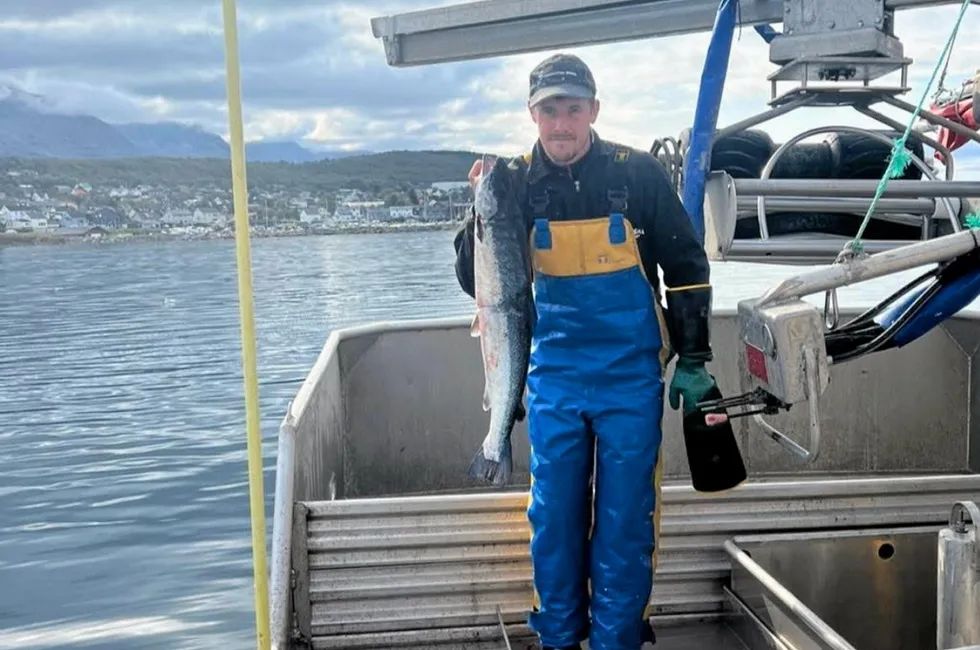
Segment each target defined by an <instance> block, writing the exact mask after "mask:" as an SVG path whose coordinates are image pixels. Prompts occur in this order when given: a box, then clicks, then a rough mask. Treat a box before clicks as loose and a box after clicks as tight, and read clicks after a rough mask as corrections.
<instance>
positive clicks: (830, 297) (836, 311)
mask: <svg viewBox="0 0 980 650" xmlns="http://www.w3.org/2000/svg"><path fill="white" fill-rule="evenodd" d="M831 303H833V306H831ZM831 310H833V316H832V317H829V312H831ZM838 323H840V306H839V305H838V302H837V288H836V287H835V288H833V289H828V290H827V293H825V294H824V298H823V324H824V326H825V327H826V328H827V330H828V331H829V330H833V329H834V328H835V327H837V325H838Z"/></svg>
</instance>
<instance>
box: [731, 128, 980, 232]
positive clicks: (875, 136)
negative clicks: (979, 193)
mask: <svg viewBox="0 0 980 650" xmlns="http://www.w3.org/2000/svg"><path fill="white" fill-rule="evenodd" d="M827 132H835V133H854V134H857V135H863V136H865V137H869V138H871V139H872V140H877V141H879V142H882V143H884V144H887V145H889V146H891V145H892V144H893V141H892V139H891V138H889V137H887V136H885V135H883V134H881V133H876V132H874V131H870V130H868V129H864V128H861V127H857V126H846V125H837V126H818V127H814V128H812V129H808V130H806V131H804V132H802V133H799V134H797V135H795V136H793V137H792V138H790V139H789V140H787V141H786V142H784V143H783V144H782V145H780V146H779V148H778V149H776V151H775V152H774V153H773V154H772V156H770V157H769V160H768V161H767V162H766V166H765V167H763V168H762V172H761V173H760V180H762V181H769V180H771V179H770V178H769V174H771V173H772V170H773V169H774V168H775V167H776V161H777V160H778V159H779V158H780V156H782V155H783V154H784V153H785V152H786V151H787V150H788V149H789V148H790V147H791V146H792V145H794V144H796V143H797V142H799V141H800V140H803V139H805V138H808V137H810V136H812V135H816V134H818V133H827ZM909 159H910V160H911V161H912V164H914V165H915V166H916V167H918V168H919V171H921V172H922V173H923V174H924V175H926V176H928V177H929V178H930V179H932V180H933V181H936V180H938V179H937V178H936V174H935V173H933V171H932V170H931V169H930V168H929V166H928V165H927V164H926V163H925V161H924V160H922V159H921V158H919V157H918V156H916V155H915V154H913V153H911V152H909ZM892 182H894V181H890V182H889V183H888V185H891V183H892ZM916 182H921V181H916ZM888 185H886V186H885V188H886V190H887V188H888ZM978 185H980V184H978ZM875 189H876V190H877V184H876V185H875ZM735 192H736V196H737V195H738V183H736V185H735ZM940 200H941V201H942V202H943V203H944V205H945V206H946V210H947V212H948V214H949V218H950V220H951V221H952V224H953V230H954V231H955V232H959V231H960V230H962V228H961V227H960V222H959V221H958V220H957V219H956V216H955V210H953V205H952V203H950V202H949V199H948V198H947V197H945V196H942V197H940ZM757 204H758V205H757V209H758V216H759V235H760V236H761V237H762V238H763V239H768V238H769V223H768V221H767V220H766V206H765V203H764V201H763V195H759V198H758V201H757ZM928 216H929V217H930V218H931V216H932V215H931V213H930V214H929V215H928ZM927 225H928V224H927ZM928 232H929V231H928V230H927V229H926V227H925V226H924V227H923V239H926V238H927V237H926V235H928Z"/></svg>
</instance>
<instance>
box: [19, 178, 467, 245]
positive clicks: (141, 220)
mask: <svg viewBox="0 0 980 650" xmlns="http://www.w3.org/2000/svg"><path fill="white" fill-rule="evenodd" d="M4 176H5V178H3V179H2V180H3V182H2V184H0V237H2V239H0V242H6V243H47V242H69V241H86V240H100V241H105V240H124V239H132V238H143V239H146V238H150V239H153V238H178V239H208V238H213V239H221V238H230V237H233V236H234V202H233V198H232V192H231V187H230V185H223V184H218V183H214V184H210V185H207V184H205V185H203V186H202V185H200V184H198V185H196V186H191V185H185V184H176V185H172V184H154V183H151V182H146V183H139V184H124V183H107V184H106V183H104V184H101V185H99V184H95V183H89V182H85V181H78V182H75V183H74V184H53V185H52V184H47V183H44V182H41V181H40V179H39V178H38V174H37V172H35V171H33V170H30V169H8V170H7V171H6V172H4ZM374 185H375V191H372V190H371V189H356V188H339V189H336V190H323V191H316V190H313V189H310V190H297V189H295V188H272V189H263V188H262V187H250V188H249V203H248V212H249V223H250V234H251V235H253V236H256V237H264V236H275V237H282V236H301V235H318V234H336V233H358V232H388V231H399V230H427V229H428V230H432V229H448V228H455V227H457V226H458V223H459V222H460V221H461V220H462V219H463V217H464V216H465V214H466V213H467V212H468V210H469V208H470V206H471V205H472V193H471V190H470V188H469V184H468V182H467V181H466V180H463V181H458V180H447V181H442V182H432V183H428V184H424V183H418V184H415V185H413V186H411V187H407V188H405V187H404V186H402V188H399V189H397V190H381V189H380V188H379V187H378V186H377V184H374Z"/></svg>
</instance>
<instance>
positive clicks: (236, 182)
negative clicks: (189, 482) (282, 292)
mask: <svg viewBox="0 0 980 650" xmlns="http://www.w3.org/2000/svg"><path fill="white" fill-rule="evenodd" d="M223 3H224V33H225V82H226V85H227V92H228V124H229V127H230V136H231V137H230V142H229V144H230V145H231V183H232V192H233V194H234V200H235V251H236V254H237V259H238V305H239V317H240V319H241V336H242V367H243V370H244V375H245V420H246V431H247V437H248V492H249V502H250V509H251V514H252V573H253V576H254V580H255V631H256V636H257V642H258V648H259V650H268V648H269V642H270V641H269V585H268V578H267V575H268V570H267V565H266V555H265V501H264V498H263V494H264V490H263V487H262V437H261V431H260V428H259V387H258V378H257V376H258V372H257V370H256V354H255V322H254V321H255V319H254V309H253V304H252V262H251V258H250V252H249V228H248V184H247V182H246V178H245V154H244V150H245V137H244V133H243V129H242V93H241V82H240V80H239V77H240V75H239V69H238V25H237V17H236V15H235V0H223Z"/></svg>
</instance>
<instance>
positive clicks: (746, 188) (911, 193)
mask: <svg viewBox="0 0 980 650" xmlns="http://www.w3.org/2000/svg"><path fill="white" fill-rule="evenodd" d="M732 182H733V183H734V184H735V192H736V194H741V195H743V196H813V197H845V196H847V197H868V198H870V197H872V196H874V193H875V190H876V189H878V181H872V180H828V179H797V178H769V179H766V180H762V179H759V178H736V179H734V180H733V181H732ZM944 196H945V197H952V196H955V197H958V198H969V197H977V196H980V181H907V180H893V181H889V182H888V185H887V186H886V187H885V191H884V193H883V194H882V197H883V198H917V197H933V198H942V197H944Z"/></svg>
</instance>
